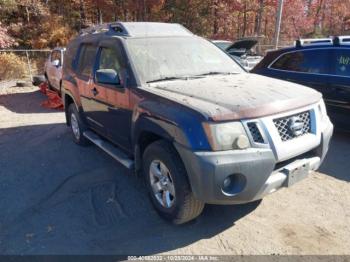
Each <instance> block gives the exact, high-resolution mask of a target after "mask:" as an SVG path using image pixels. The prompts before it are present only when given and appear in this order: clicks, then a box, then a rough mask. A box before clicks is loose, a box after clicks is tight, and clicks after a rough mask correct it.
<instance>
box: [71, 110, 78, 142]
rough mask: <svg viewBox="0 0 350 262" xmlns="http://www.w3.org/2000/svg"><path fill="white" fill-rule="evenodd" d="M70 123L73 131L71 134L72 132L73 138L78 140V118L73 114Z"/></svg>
mask: <svg viewBox="0 0 350 262" xmlns="http://www.w3.org/2000/svg"><path fill="white" fill-rule="evenodd" d="M70 125H71V127H72V131H73V134H74V136H75V138H76V139H77V140H79V138H80V130H79V123H78V119H77V117H76V116H75V114H71V117H70Z"/></svg>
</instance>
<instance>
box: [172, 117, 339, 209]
mask: <svg viewBox="0 0 350 262" xmlns="http://www.w3.org/2000/svg"><path fill="white" fill-rule="evenodd" d="M332 134H333V125H332V124H331V123H329V125H327V127H325V128H324V130H323V132H322V139H321V144H320V145H319V146H318V147H317V148H314V149H313V150H311V151H309V152H308V153H306V154H303V155H300V156H298V157H295V158H293V159H290V160H288V161H284V162H282V163H276V159H275V156H274V154H273V152H272V150H271V149H261V148H250V149H246V150H232V151H224V152H192V151H190V150H189V149H187V148H184V147H182V146H181V145H179V144H176V143H175V147H176V149H177V150H178V152H179V154H180V156H181V158H182V160H183V162H184V164H185V167H186V170H187V173H188V176H189V181H190V184H191V188H192V191H193V193H194V195H195V197H196V198H197V199H199V200H201V201H203V202H205V203H209V204H242V203H248V202H252V201H255V200H258V199H262V198H263V197H264V196H265V195H267V194H270V193H272V192H275V191H276V190H278V189H280V188H282V187H287V186H290V185H292V184H294V183H295V182H297V181H299V180H301V179H303V178H305V177H306V176H307V175H308V174H309V172H310V171H313V170H317V169H318V168H319V166H320V165H321V163H322V162H323V160H324V157H325V155H326V153H327V151H328V147H329V142H330V139H331V137H332ZM228 177H231V178H232V180H231V181H232V186H231V187H230V190H229V191H227V190H224V189H223V187H224V186H223V185H224V180H225V179H226V178H228Z"/></svg>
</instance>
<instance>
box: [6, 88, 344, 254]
mask: <svg viewBox="0 0 350 262" xmlns="http://www.w3.org/2000/svg"><path fill="white" fill-rule="evenodd" d="M44 100H45V97H44V96H43V95H42V94H41V93H40V92H39V91H38V89H37V88H33V87H27V88H7V89H4V88H3V89H0V199H1V201H0V254H124V255H125V254H129V255H136V254H144V255H146V254H147V255H152V254H181V255H185V254H188V255H200V254H202V255H203V254H205V255H228V254H231V255H232V254H240V255H241V254H350V183H349V182H350V172H349V170H350V135H349V134H345V133H336V134H335V136H334V138H333V141H332V146H331V149H330V152H329V155H328V157H327V159H326V162H325V163H324V165H323V166H322V168H321V171H320V173H313V174H311V175H310V176H309V177H308V178H307V179H305V180H303V181H302V182H300V183H298V184H296V185H295V186H294V187H292V188H289V189H282V190H280V191H278V192H276V193H274V194H272V195H269V196H267V197H266V198H265V199H264V200H263V201H262V202H261V203H260V205H256V204H248V205H240V206H213V205H208V206H206V208H205V210H204V213H203V214H202V216H201V217H200V218H198V219H197V220H196V221H194V222H191V223H189V224H187V225H183V226H173V225H170V224H167V223H166V222H164V221H163V220H162V219H160V218H159V217H158V215H157V214H156V213H155V211H154V210H153V208H152V206H151V203H150V202H149V200H148V198H147V197H146V192H145V189H144V187H143V184H142V181H140V179H138V178H136V177H134V176H133V175H132V174H131V172H130V171H128V170H126V169H125V168H123V167H122V166H121V165H120V164H119V163H117V162H116V161H114V160H113V159H112V158H111V157H109V156H108V155H106V154H105V153H104V152H102V151H101V150H99V149H98V148H97V147H95V146H89V147H79V146H77V145H75V144H74V143H73V142H72V139H71V135H70V132H69V129H68V128H67V127H66V126H65V124H64V114H63V112H60V111H55V110H48V109H44V108H42V107H40V103H41V102H42V101H44Z"/></svg>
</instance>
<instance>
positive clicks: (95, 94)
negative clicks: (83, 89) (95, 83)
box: [91, 87, 98, 96]
mask: <svg viewBox="0 0 350 262" xmlns="http://www.w3.org/2000/svg"><path fill="white" fill-rule="evenodd" d="M91 92H92V93H93V94H94V96H97V95H98V90H97V88H96V87H94V88H93V89H91Z"/></svg>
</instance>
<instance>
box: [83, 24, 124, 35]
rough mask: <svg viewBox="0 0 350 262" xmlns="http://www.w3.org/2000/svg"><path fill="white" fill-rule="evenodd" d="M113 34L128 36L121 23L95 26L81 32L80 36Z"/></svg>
mask: <svg viewBox="0 0 350 262" xmlns="http://www.w3.org/2000/svg"><path fill="white" fill-rule="evenodd" d="M107 32H108V33H112V34H118V35H128V32H127V30H126V28H125V27H124V26H123V25H122V23H120V22H113V23H105V24H100V25H93V26H90V27H87V28H85V29H82V30H80V33H79V35H81V36H83V35H87V34H98V33H107Z"/></svg>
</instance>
